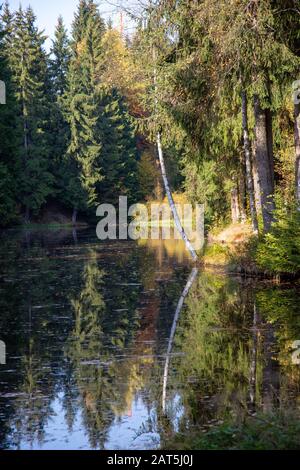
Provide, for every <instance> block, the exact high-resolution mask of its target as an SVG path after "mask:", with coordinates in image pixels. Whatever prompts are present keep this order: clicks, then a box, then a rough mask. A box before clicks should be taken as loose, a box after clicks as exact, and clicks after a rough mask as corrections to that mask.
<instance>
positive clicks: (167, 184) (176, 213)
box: [157, 132, 198, 261]
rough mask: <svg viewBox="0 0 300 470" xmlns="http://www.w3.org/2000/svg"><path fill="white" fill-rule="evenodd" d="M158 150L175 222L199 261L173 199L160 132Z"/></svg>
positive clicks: (192, 253)
mask: <svg viewBox="0 0 300 470" xmlns="http://www.w3.org/2000/svg"><path fill="white" fill-rule="evenodd" d="M157 149H158V156H159V162H160V167H161V173H162V177H163V181H164V186H165V190H166V194H167V196H168V200H169V204H170V207H171V211H172V214H173V217H174V221H175V224H176V227H177V230H178V231H179V233H180V235H181V237H182V239H183V241H184V242H185V245H186V247H187V249H188V250H189V252H190V253H191V255H192V258H193V260H194V261H197V260H198V256H197V254H196V252H195V250H194V248H193V246H192V244H191V242H190V240H189V239H188V237H187V234H186V233H185V231H184V228H183V226H182V223H181V221H180V218H179V215H178V212H177V208H176V205H175V202H174V199H173V195H172V192H171V189H170V185H169V181H168V177H167V172H166V166H165V160H164V154H163V151H162V145H161V136H160V133H159V132H158V134H157Z"/></svg>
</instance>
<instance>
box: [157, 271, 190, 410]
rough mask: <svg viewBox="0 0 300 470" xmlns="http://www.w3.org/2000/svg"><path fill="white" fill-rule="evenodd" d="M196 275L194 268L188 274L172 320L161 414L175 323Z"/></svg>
mask: <svg viewBox="0 0 300 470" xmlns="http://www.w3.org/2000/svg"><path fill="white" fill-rule="evenodd" d="M197 275H198V269H197V268H194V269H193V270H192V272H191V274H190V277H189V279H188V281H187V284H186V286H185V288H184V290H183V292H182V294H181V297H180V299H179V302H178V305H177V308H176V312H175V316H174V320H173V325H172V329H171V334H170V338H169V344H168V351H167V357H166V363H165V368H164V379H163V397H162V408H163V413H164V414H165V413H166V409H167V407H166V402H167V385H168V377H169V366H170V359H171V352H172V349H173V343H174V338H175V333H176V328H177V323H178V319H179V315H180V312H181V310H182V307H183V303H184V300H185V298H186V296H187V295H188V293H189V291H190V289H191V287H192V285H193V284H194V282H195V280H196V277H197Z"/></svg>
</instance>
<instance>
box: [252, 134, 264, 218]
mask: <svg viewBox="0 0 300 470" xmlns="http://www.w3.org/2000/svg"><path fill="white" fill-rule="evenodd" d="M255 148H256V145H255V142H254V145H253V150H252V154H251V155H252V174H253V185H254V197H255V207H256V213H257V216H258V215H261V214H262V211H261V199H260V183H259V176H258V171H257V162H256V155H255V153H256V152H255Z"/></svg>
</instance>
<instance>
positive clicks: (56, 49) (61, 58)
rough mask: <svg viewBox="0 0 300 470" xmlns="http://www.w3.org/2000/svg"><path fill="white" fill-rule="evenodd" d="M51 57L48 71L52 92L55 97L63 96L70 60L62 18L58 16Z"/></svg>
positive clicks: (66, 34) (69, 50)
mask: <svg viewBox="0 0 300 470" xmlns="http://www.w3.org/2000/svg"><path fill="white" fill-rule="evenodd" d="M51 55H52V59H51V61H50V70H51V78H52V83H53V84H52V86H53V90H54V92H55V94H56V96H63V94H64V93H65V91H66V87H67V72H68V67H69V63H70V58H71V49H70V41H69V39H68V33H67V30H66V27H65V25H64V21H63V18H62V16H59V18H58V21H57V25H56V29H55V39H54V41H52V48H51Z"/></svg>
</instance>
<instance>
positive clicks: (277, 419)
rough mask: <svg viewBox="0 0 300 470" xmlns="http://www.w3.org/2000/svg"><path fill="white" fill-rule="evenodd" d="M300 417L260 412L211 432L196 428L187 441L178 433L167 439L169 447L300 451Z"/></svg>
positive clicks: (166, 446) (166, 445) (290, 412)
mask: <svg viewBox="0 0 300 470" xmlns="http://www.w3.org/2000/svg"><path fill="white" fill-rule="evenodd" d="M299 436H300V424H299V416H297V413H296V415H295V412H294V411H289V412H280V411H279V412H274V413H257V414H256V415H255V416H250V417H247V418H246V419H245V420H244V421H243V422H242V423H238V422H235V421H234V420H231V421H227V422H225V423H224V424H221V425H219V426H214V427H213V428H212V429H211V430H209V431H208V432H206V433H205V432H203V431H202V430H199V431H198V432H197V431H195V430H194V431H193V433H192V434H190V435H189V437H188V440H185V439H184V437H183V436H182V435H180V434H178V435H177V436H176V437H175V438H174V439H173V440H171V441H169V442H166V443H165V444H164V447H165V448H166V449H168V450H171V449H180V450H299V449H300V438H299Z"/></svg>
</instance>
